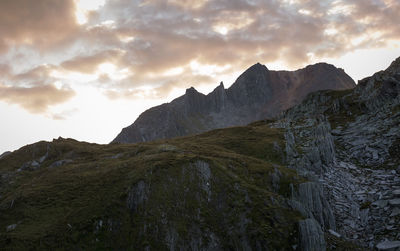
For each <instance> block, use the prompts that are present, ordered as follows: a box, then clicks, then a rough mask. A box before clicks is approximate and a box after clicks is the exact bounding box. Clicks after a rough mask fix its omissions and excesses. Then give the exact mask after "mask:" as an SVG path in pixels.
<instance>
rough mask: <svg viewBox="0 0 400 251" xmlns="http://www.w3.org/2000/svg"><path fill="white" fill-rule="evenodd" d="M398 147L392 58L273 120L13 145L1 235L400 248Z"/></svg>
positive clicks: (257, 246)
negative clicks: (111, 139)
mask: <svg viewBox="0 0 400 251" xmlns="http://www.w3.org/2000/svg"><path fill="white" fill-rule="evenodd" d="M260 96H261V95H260ZM399 156H400V58H399V59H397V60H396V61H394V62H393V63H392V64H391V66H390V67H389V68H388V69H387V70H385V71H381V72H378V73H376V74H374V75H373V76H371V77H369V78H366V79H363V80H361V81H359V83H358V85H357V86H356V87H355V88H353V89H348V90H323V91H317V92H313V93H310V94H308V95H307V96H306V97H305V99H304V100H303V101H302V102H301V103H300V104H298V105H296V106H294V107H292V108H290V109H288V110H286V111H285V112H283V113H281V115H280V116H278V117H277V118H276V119H274V120H261V121H257V122H254V123H251V124H249V125H246V126H238V127H230V128H225V129H216V130H212V131H209V132H206V133H203V134H198V135H194V136H186V137H179V138H174V139H164V140H159V141H153V142H144V143H138V144H109V145H97V144H89V143H85V142H78V141H75V140H72V139H62V138H59V139H57V140H53V142H44V141H43V142H38V143H36V144H33V145H28V146H25V147H23V148H21V149H19V150H17V151H14V152H12V153H11V154H9V155H7V156H4V157H3V158H1V159H0V178H1V180H0V246H1V247H2V249H5V250H54V249H65V250H306V251H308V250H318V251H320V250H321V251H324V250H398V249H399V248H400V241H399V239H400V224H399V223H400V158H399Z"/></svg>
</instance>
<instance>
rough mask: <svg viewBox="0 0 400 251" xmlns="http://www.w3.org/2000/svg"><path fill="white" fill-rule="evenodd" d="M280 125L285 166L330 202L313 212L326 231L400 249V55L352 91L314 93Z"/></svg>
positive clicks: (369, 245)
mask: <svg viewBox="0 0 400 251" xmlns="http://www.w3.org/2000/svg"><path fill="white" fill-rule="evenodd" d="M276 126H277V127H278V128H279V127H280V128H285V129H286V134H285V137H286V142H287V147H286V151H287V155H288V157H289V163H288V164H289V165H290V166H292V167H293V168H294V169H296V170H298V172H299V174H302V176H304V177H308V179H309V180H313V181H314V182H316V184H319V186H321V187H323V190H324V192H323V195H324V196H323V197H324V200H326V201H328V203H325V202H324V200H322V202H323V203H322V206H321V208H322V216H321V213H320V214H319V215H317V216H316V215H315V214H314V215H313V218H315V219H316V220H317V221H318V222H319V225H320V226H321V227H322V229H327V228H330V229H332V230H336V231H337V233H338V236H341V237H344V238H346V239H348V240H353V241H354V242H356V243H359V244H360V245H361V246H363V247H364V248H366V249H373V248H375V247H376V248H378V249H379V250H398V249H400V199H399V198H400V195H399V193H400V190H399V188H400V161H399V156H400V58H399V59H397V60H396V61H395V62H393V63H392V65H391V66H390V67H389V68H388V69H387V70H386V71H382V72H378V73H376V74H375V75H373V76H372V77H369V78H366V79H364V80H362V81H360V82H359V84H358V85H357V87H356V88H354V89H353V90H346V91H328V92H326V91H322V92H317V93H313V94H311V95H309V96H308V97H307V98H306V100H305V101H304V102H303V103H302V104H301V105H299V106H296V107H294V108H292V109H290V110H288V111H287V112H286V113H285V114H284V115H282V119H281V120H279V121H278V122H277V123H276ZM313 193H314V192H313ZM318 193H320V192H318ZM324 203H325V205H324ZM328 204H329V205H330V206H328ZM331 212H333V215H334V217H332V215H331ZM333 218H334V219H335V222H336V224H335V225H333V224H332V223H331V222H332V221H333ZM327 223H329V224H327ZM326 226H328V227H326ZM332 226H333V227H336V229H335V228H333V227H332ZM396 247H397V249H396Z"/></svg>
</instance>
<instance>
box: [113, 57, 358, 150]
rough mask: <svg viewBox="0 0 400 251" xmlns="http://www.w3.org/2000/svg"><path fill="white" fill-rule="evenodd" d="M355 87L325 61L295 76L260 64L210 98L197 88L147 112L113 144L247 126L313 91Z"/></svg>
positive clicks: (280, 110)
mask: <svg viewBox="0 0 400 251" xmlns="http://www.w3.org/2000/svg"><path fill="white" fill-rule="evenodd" d="M354 86H355V83H354V81H353V80H352V79H351V78H350V77H349V76H348V75H347V74H346V73H345V72H344V71H343V70H342V69H338V68H336V67H334V66H333V65H329V64H325V63H319V64H315V65H310V66H307V67H306V68H304V69H300V70H297V71H292V72H291V71H270V70H268V69H267V67H265V66H264V65H261V64H259V63H257V64H255V65H253V66H252V67H250V68H249V69H248V70H246V71H245V72H244V73H243V74H242V75H240V76H239V78H238V79H237V80H236V81H235V83H234V84H233V85H232V86H231V87H230V88H228V89H225V88H224V85H223V83H221V84H220V85H219V86H218V87H217V88H215V89H214V91H212V92H211V93H209V94H208V95H204V94H202V93H199V92H197V91H196V90H195V89H194V88H193V87H192V88H189V89H187V90H186V93H185V95H183V96H181V97H179V98H177V99H175V100H173V101H172V102H171V103H168V104H163V105H160V106H157V107H153V108H151V109H149V110H147V111H145V112H144V113H142V114H141V115H140V116H139V118H138V119H137V120H136V121H135V122H134V123H133V124H132V125H130V126H128V127H126V128H124V129H123V130H122V131H121V133H120V134H119V135H118V136H117V137H116V138H115V139H114V141H113V142H121V143H135V142H145V141H152V140H156V139H164V138H173V137H177V136H184V135H190V134H197V133H201V132H205V131H208V130H211V129H216V128H224V127H228V126H237V125H246V124H248V123H250V122H253V121H256V120H260V119H265V118H271V117H273V116H276V115H277V114H279V113H280V112H282V111H284V110H285V109H287V108H289V107H292V106H293V105H295V104H298V103H300V102H301V101H302V100H303V99H304V97H305V96H306V95H307V94H309V93H311V92H314V91H317V90H327V89H333V90H342V89H349V88H353V87H354Z"/></svg>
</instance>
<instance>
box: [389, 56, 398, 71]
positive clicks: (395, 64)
mask: <svg viewBox="0 0 400 251" xmlns="http://www.w3.org/2000/svg"><path fill="white" fill-rule="evenodd" d="M386 71H387V72H390V73H400V57H398V58H396V59H395V60H394V61H393V62H392V63H391V64H390V66H389V67H388V68H387V69H386Z"/></svg>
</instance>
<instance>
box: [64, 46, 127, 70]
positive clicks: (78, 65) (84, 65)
mask: <svg viewBox="0 0 400 251" xmlns="http://www.w3.org/2000/svg"><path fill="white" fill-rule="evenodd" d="M122 54H123V52H122V51H120V50H108V51H102V52H100V53H97V54H94V55H89V56H77V57H74V58H73V59H70V60H67V61H64V62H63V63H62V64H61V67H62V68H64V69H65V70H68V71H75V72H81V73H86V74H91V73H94V72H95V71H96V70H97V68H98V66H99V65H100V64H102V63H106V62H107V63H118V59H119V58H120V57H121V56H122Z"/></svg>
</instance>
